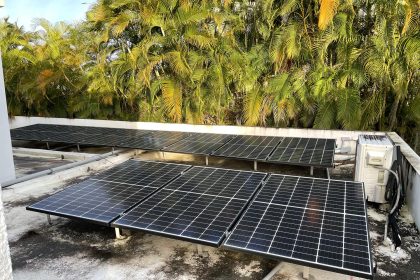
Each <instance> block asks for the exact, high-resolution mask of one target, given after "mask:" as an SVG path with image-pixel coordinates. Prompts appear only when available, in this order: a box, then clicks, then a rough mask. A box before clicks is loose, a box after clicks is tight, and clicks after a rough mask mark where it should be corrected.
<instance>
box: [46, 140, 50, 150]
mask: <svg viewBox="0 0 420 280" xmlns="http://www.w3.org/2000/svg"><path fill="white" fill-rule="evenodd" d="M49 149H50V143H48V142H47V150H49Z"/></svg>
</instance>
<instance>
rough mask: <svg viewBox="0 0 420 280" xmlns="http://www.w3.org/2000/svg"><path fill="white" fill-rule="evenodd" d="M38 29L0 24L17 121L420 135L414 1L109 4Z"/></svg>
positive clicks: (129, 0)
mask: <svg viewBox="0 0 420 280" xmlns="http://www.w3.org/2000/svg"><path fill="white" fill-rule="evenodd" d="M36 25H37V28H36V29H35V30H36V31H34V32H27V31H24V30H23V29H22V28H19V27H18V26H16V25H15V24H12V23H9V22H8V21H7V20H5V21H4V22H3V23H1V24H0V38H1V42H0V48H1V50H2V52H3V62H4V71H5V80H6V92H7V98H8V102H9V111H10V114H11V115H38V116H58V117H71V118H73V117H77V118H103V119H122V120H142V121H171V122H188V123H217V124H222V123H226V124H245V125H264V126H293V127H315V128H343V129H377V130H397V131H398V132H399V133H400V134H402V135H403V136H405V137H406V138H412V137H413V135H414V133H415V132H416V131H418V130H419V128H420V95H419V88H420V79H419V77H420V70H419V69H420V51H419V50H420V28H419V27H420V16H419V2H417V1H416V0H398V1H396V0H369V1H368V0H278V1H275V0H256V1H241V0H238V1H231V0H218V1H215V0H99V1H98V2H97V3H96V4H95V5H93V6H92V7H91V8H90V10H89V11H88V13H87V19H86V21H84V22H82V23H79V24H77V25H67V24H65V23H58V24H56V25H51V24H50V23H49V22H47V21H45V20H38V21H37V23H36Z"/></svg>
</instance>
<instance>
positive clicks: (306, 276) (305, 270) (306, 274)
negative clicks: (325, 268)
mask: <svg viewBox="0 0 420 280" xmlns="http://www.w3.org/2000/svg"><path fill="white" fill-rule="evenodd" d="M302 278H303V279H307V280H309V266H304V267H303V272H302Z"/></svg>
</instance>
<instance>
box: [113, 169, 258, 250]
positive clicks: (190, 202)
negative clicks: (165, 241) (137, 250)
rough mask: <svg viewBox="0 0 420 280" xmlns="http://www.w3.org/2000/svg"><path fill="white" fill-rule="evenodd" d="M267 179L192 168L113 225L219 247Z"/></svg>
mask: <svg viewBox="0 0 420 280" xmlns="http://www.w3.org/2000/svg"><path fill="white" fill-rule="evenodd" d="M265 176H266V173H259V172H247V171H237V170H228V169H221V168H210V167H193V168H191V169H189V170H188V171H187V172H185V173H184V174H183V175H182V176H180V177H178V178H177V179H175V180H174V181H172V182H171V183H169V184H168V185H166V186H165V187H163V188H162V189H161V190H159V191H158V192H156V193H155V194H154V195H152V196H151V197H149V198H148V199H147V200H145V201H143V202H142V203H140V204H139V205H137V206H136V207H134V208H133V209H132V210H130V211H129V212H127V213H126V214H124V215H123V216H122V217H121V218H119V219H118V220H116V221H115V222H113V225H114V226H116V227H122V228H129V229H137V230H142V231H146V232H151V233H155V234H161V235H164V236H169V237H174V238H179V239H184V240H189V241H192V242H197V243H203V244H207V245H211V246H219V245H220V244H221V242H222V240H223V239H224V237H225V234H226V232H227V231H228V230H229V229H230V228H231V227H232V225H233V224H234V222H235V221H236V220H237V218H238V217H239V215H240V213H241V212H242V211H243V209H244V208H245V206H246V205H247V203H248V201H249V199H251V197H252V196H253V194H254V193H255V192H256V190H257V189H258V187H259V186H260V184H261V182H262V180H263V179H264V177H265Z"/></svg>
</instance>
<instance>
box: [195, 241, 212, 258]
mask: <svg viewBox="0 0 420 280" xmlns="http://www.w3.org/2000/svg"><path fill="white" fill-rule="evenodd" d="M197 255H199V256H200V257H208V256H209V254H208V252H206V251H204V248H203V245H201V244H197Z"/></svg>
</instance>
